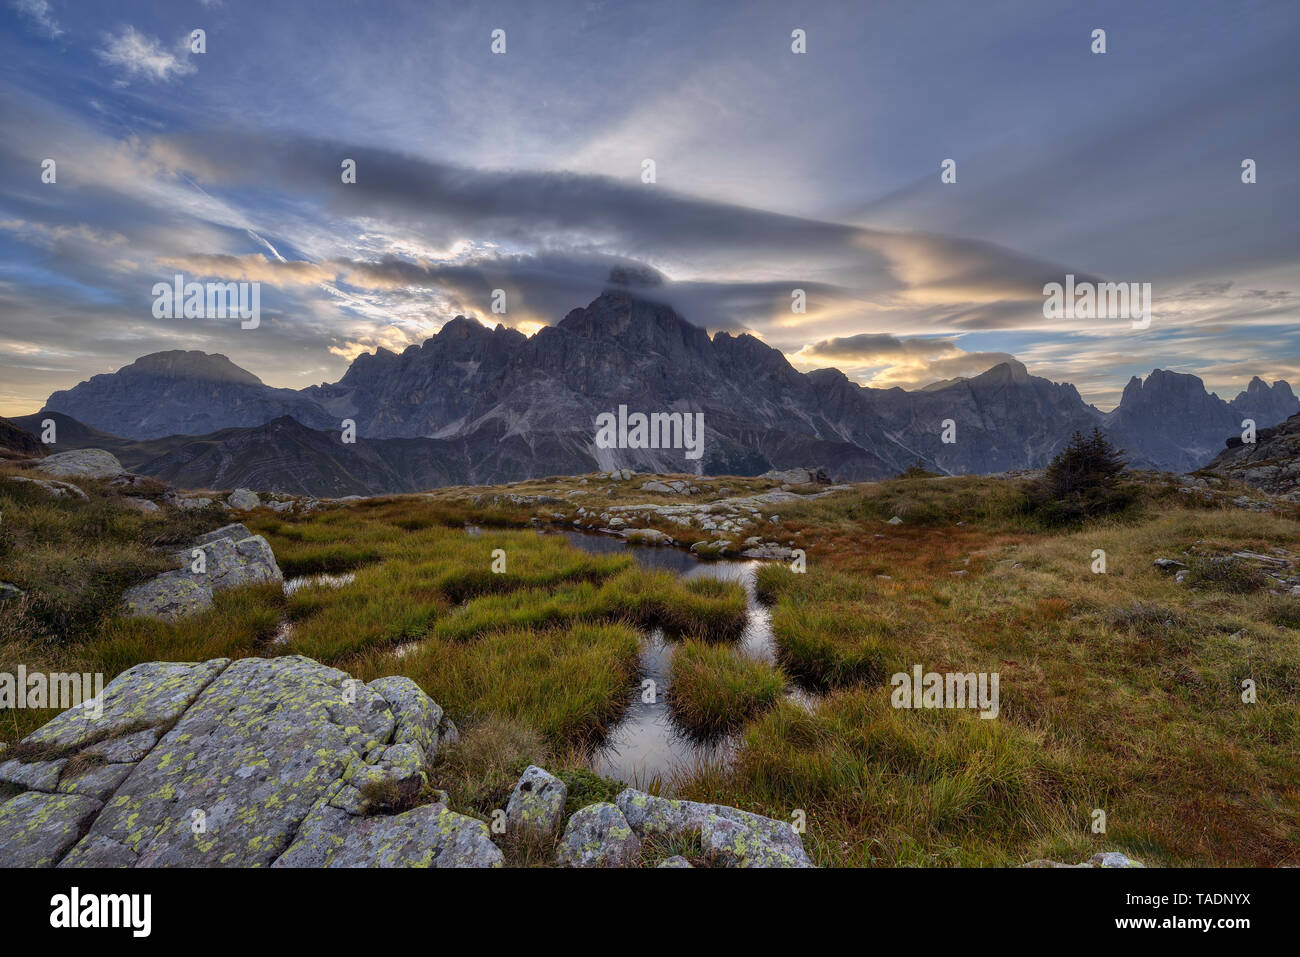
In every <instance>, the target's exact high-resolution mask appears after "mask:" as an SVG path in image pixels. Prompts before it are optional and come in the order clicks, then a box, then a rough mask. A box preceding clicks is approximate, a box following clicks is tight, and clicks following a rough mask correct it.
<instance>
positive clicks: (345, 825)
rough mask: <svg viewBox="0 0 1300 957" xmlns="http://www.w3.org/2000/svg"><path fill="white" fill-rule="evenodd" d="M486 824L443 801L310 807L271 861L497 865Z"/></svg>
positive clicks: (284, 863) (499, 856)
mask: <svg viewBox="0 0 1300 957" xmlns="http://www.w3.org/2000/svg"><path fill="white" fill-rule="evenodd" d="M503 861H504V858H503V856H502V854H501V850H500V849H499V848H498V847H497V846H496V845H495V844H493V843H492V840H491V838H490V836H489V834H488V829H487V825H486V824H484V823H483V822H482V821H476V820H475V819H474V818H472V817H466V816H465V815H463V814H457V813H455V812H454V811H450V810H448V809H447V808H446V807H445V806H443V805H442V804H427V805H425V806H423V807H418V808H415V809H413V810H410V811H406V812H405V813H402V814H394V815H392V816H387V817H351V816H349V815H348V814H347V813H346V812H344V811H341V810H339V809H337V808H334V807H330V806H329V805H321V806H319V807H317V808H314V809H313V812H312V815H311V816H310V818H309V819H308V820H307V821H305V822H304V824H303V827H302V828H301V830H300V831H299V833H298V835H297V837H296V838H295V839H294V842H293V844H291V845H290V846H289V848H288V850H286V851H285V852H284V853H283V854H282V855H280V857H279V858H278V859H277V860H276V861H275V862H274V864H273V865H272V866H273V867H501V866H502V864H503Z"/></svg>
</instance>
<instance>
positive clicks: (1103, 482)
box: [1028, 429, 1136, 525]
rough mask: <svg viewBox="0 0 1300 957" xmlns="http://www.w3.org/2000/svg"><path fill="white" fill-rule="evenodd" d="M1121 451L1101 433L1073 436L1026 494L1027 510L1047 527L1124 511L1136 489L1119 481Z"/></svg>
mask: <svg viewBox="0 0 1300 957" xmlns="http://www.w3.org/2000/svg"><path fill="white" fill-rule="evenodd" d="M1122 455H1123V453H1122V451H1121V450H1119V449H1116V448H1115V447H1114V446H1113V445H1111V443H1110V441H1109V440H1108V439H1107V438H1106V436H1104V435H1102V433H1101V430H1100V429H1093V430H1092V434H1091V435H1087V436H1085V435H1083V434H1082V433H1081V432H1075V433H1074V435H1073V436H1072V437H1071V439H1070V443H1069V444H1068V445H1067V446H1066V447H1065V448H1064V449H1062V450H1061V452H1060V454H1058V455H1057V456H1056V458H1054V459H1052V461H1051V463H1050V464H1049V465H1048V466H1047V469H1046V471H1045V472H1044V474H1043V477H1042V478H1041V479H1040V480H1039V481H1038V482H1036V483H1035V484H1034V485H1032V486H1031V487H1030V489H1029V492H1028V506H1029V508H1030V510H1031V511H1032V512H1034V513H1036V514H1037V515H1038V517H1039V518H1040V519H1041V520H1042V521H1043V522H1044V523H1045V524H1048V525H1068V524H1072V523H1077V522H1082V521H1086V520H1088V519H1092V518H1099V517H1101V516H1103V515H1110V514H1113V513H1115V512H1119V511H1123V510H1124V509H1126V508H1128V507H1129V506H1130V505H1131V504H1133V502H1134V500H1135V499H1136V489H1134V488H1133V487H1131V486H1128V485H1125V484H1124V483H1123V482H1122V481H1121V475H1122V474H1123V472H1124V459H1123V458H1122Z"/></svg>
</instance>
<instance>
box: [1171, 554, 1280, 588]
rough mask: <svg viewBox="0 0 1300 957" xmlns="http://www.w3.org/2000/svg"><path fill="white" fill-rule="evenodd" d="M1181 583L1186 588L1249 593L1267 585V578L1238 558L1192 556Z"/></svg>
mask: <svg viewBox="0 0 1300 957" xmlns="http://www.w3.org/2000/svg"><path fill="white" fill-rule="evenodd" d="M1183 584H1185V585H1186V586H1187V587H1188V588H1204V589H1210V590H1214V591H1226V592H1232V593H1233V594H1236V595H1249V594H1251V593H1252V592H1257V591H1259V590H1260V589H1261V588H1263V587H1264V586H1265V585H1267V584H1268V578H1267V577H1266V576H1265V575H1264V573H1263V572H1262V571H1260V570H1259V569H1258V568H1256V567H1255V566H1254V565H1251V564H1249V563H1247V562H1244V561H1242V560H1241V559H1239V558H1193V559H1192V560H1191V561H1190V562H1189V563H1188V573H1187V577H1186V578H1185V579H1184V580H1183Z"/></svg>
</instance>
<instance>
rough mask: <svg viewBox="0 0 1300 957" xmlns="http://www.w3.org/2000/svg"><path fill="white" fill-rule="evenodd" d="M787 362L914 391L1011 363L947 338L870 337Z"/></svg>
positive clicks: (808, 351) (831, 343) (807, 351)
mask: <svg viewBox="0 0 1300 957" xmlns="http://www.w3.org/2000/svg"><path fill="white" fill-rule="evenodd" d="M788 358H789V359H790V362H791V363H792V364H793V365H794V366H796V367H798V368H803V369H818V368H825V367H827V366H834V367H836V368H839V369H841V370H842V371H844V372H845V373H846V374H847V375H849V376H851V377H853V378H857V379H859V381H862V382H863V383H864V384H865V385H869V386H872V387H873V388H878V389H890V388H894V387H896V386H897V387H899V388H904V389H915V388H917V387H919V386H923V385H927V384H929V383H931V382H934V381H936V380H942V379H953V378H957V377H964V376H971V375H978V374H979V373H981V372H985V371H987V370H988V369H991V368H993V367H994V366H995V365H998V364H1000V363H1003V362H1015V361H1017V360H1016V358H1015V356H1013V355H1011V354H1009V353H1006V352H966V351H965V350H963V349H962V348H960V347H959V346H958V345H957V343H956V342H955V341H954V340H953V339H951V338H931V339H926V338H908V339H900V338H898V337H896V336H892V335H888V334H870V333H861V334H859V335H855V336H845V337H842V338H837V339H823V340H821V341H820V342H813V343H809V344H808V345H806V346H804V347H803V348H802V349H800V350H799V351H798V352H796V353H794V354H793V355H790V356H789V357H788Z"/></svg>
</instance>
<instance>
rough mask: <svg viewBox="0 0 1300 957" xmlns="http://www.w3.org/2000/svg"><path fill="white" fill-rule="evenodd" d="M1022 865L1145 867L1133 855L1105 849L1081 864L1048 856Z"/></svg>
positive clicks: (1050, 866)
mask: <svg viewBox="0 0 1300 957" xmlns="http://www.w3.org/2000/svg"><path fill="white" fill-rule="evenodd" d="M1020 866H1021V867H1048V868H1057V867H1066V868H1075V869H1077V868H1080V867H1107V868H1111V867H1143V866H1144V865H1143V864H1141V863H1140V862H1138V861H1135V860H1133V859H1132V858H1131V857H1127V856H1126V855H1124V854H1121V853H1120V852H1119V851H1103V852H1102V853H1100V854H1094V855H1092V857H1090V858H1088V860H1086V861H1083V862H1082V863H1079V864H1063V863H1061V862H1060V861H1051V860H1047V859H1046V858H1040V859H1039V860H1036V861H1029V862H1028V863H1027V864H1022V865H1020Z"/></svg>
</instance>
